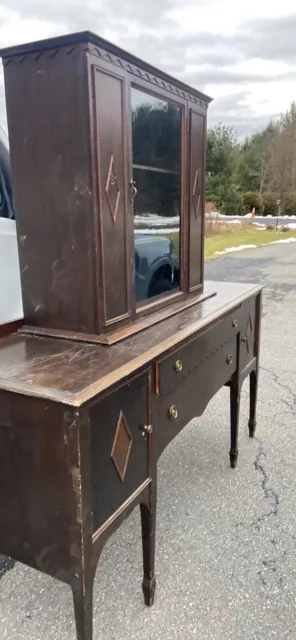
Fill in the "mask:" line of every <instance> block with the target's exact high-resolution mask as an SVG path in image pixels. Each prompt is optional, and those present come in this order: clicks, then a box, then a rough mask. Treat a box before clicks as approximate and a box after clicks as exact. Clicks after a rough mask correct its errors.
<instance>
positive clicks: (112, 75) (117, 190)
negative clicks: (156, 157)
mask: <svg viewBox="0 0 296 640" xmlns="http://www.w3.org/2000/svg"><path fill="white" fill-rule="evenodd" d="M92 78H93V95H94V101H93V110H94V129H95V131H94V133H95V151H96V181H97V198H98V236H99V252H98V255H99V256H100V267H101V269H100V272H101V280H102V289H101V305H100V311H101V332H103V331H105V330H106V328H107V327H108V325H113V324H114V323H118V322H119V321H122V320H126V319H128V318H130V317H131V314H132V233H133V228H132V219H131V216H130V208H131V203H130V198H129V179H130V162H129V151H128V126H127V117H128V115H127V109H128V103H127V100H128V88H127V84H128V80H127V76H126V74H125V73H124V71H122V72H121V71H120V70H117V69H113V68H112V67H111V68H110V67H109V66H108V65H104V66H97V65H94V66H93V68H92Z"/></svg>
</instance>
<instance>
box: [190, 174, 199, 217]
mask: <svg viewBox="0 0 296 640" xmlns="http://www.w3.org/2000/svg"><path fill="white" fill-rule="evenodd" d="M192 201H193V208H194V215H195V217H196V218H197V216H198V210H199V203H200V184H199V175H198V170H197V169H196V173H195V178H194V184H193V191H192Z"/></svg>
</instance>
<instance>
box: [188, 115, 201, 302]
mask: <svg viewBox="0 0 296 640" xmlns="http://www.w3.org/2000/svg"><path fill="white" fill-rule="evenodd" d="M204 145H205V117H204V116H202V115H200V114H199V113H196V112H195V111H193V110H192V109H190V171H189V198H188V199H189V226H190V250H189V289H190V291H193V290H194V289H197V288H201V287H202V285H203V218H204V183H205V175H204V173H205V166H204V164H205V161H204Z"/></svg>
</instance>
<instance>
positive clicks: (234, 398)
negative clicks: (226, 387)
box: [229, 379, 240, 469]
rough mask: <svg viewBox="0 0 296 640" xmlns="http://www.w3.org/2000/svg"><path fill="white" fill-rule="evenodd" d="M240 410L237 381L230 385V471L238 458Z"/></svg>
mask: <svg viewBox="0 0 296 640" xmlns="http://www.w3.org/2000/svg"><path fill="white" fill-rule="evenodd" d="M239 408H240V384H239V382H238V380H237V379H234V380H232V381H231V384H230V451H229V457H230V464H231V467H232V469H235V467H236V465H237V457H238V448H237V443H238V423H239Z"/></svg>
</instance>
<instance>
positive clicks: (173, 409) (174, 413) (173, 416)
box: [169, 404, 178, 420]
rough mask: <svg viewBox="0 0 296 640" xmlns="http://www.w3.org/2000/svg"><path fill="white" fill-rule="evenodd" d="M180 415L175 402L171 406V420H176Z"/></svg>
mask: <svg viewBox="0 0 296 640" xmlns="http://www.w3.org/2000/svg"><path fill="white" fill-rule="evenodd" d="M177 417H178V411H177V408H176V407H175V405H174V404H172V406H171V407H170V408H169V418H170V420H176V419H177Z"/></svg>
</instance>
